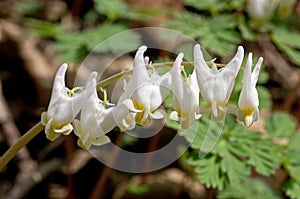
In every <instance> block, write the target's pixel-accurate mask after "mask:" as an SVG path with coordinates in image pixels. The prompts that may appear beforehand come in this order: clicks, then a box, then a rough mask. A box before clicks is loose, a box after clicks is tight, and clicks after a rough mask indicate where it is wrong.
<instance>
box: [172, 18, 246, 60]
mask: <svg viewBox="0 0 300 199" xmlns="http://www.w3.org/2000/svg"><path fill="white" fill-rule="evenodd" d="M175 17H176V18H175V20H173V21H170V22H169V23H168V24H167V25H168V26H169V27H170V28H172V29H178V30H179V31H180V32H182V33H184V34H186V35H188V36H190V37H192V38H194V39H196V40H198V41H199V42H200V44H202V45H203V47H204V48H205V49H207V50H209V51H211V52H213V53H215V54H216V55H220V56H226V55H229V54H230V53H231V52H233V51H234V49H235V48H236V45H237V44H239V43H240V41H241V39H240V36H239V34H238V33H237V32H236V31H235V30H234V29H235V27H236V26H237V21H236V20H235V19H234V18H233V17H231V16H230V15H218V16H215V17H203V16H201V15H198V14H195V13H190V12H182V13H178V14H177V15H176V16H175Z"/></svg>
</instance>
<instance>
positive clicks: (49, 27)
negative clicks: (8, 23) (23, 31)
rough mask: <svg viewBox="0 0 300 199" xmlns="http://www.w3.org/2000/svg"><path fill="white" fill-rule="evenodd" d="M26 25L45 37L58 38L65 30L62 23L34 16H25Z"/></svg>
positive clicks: (36, 33) (32, 31) (34, 32)
mask: <svg viewBox="0 0 300 199" xmlns="http://www.w3.org/2000/svg"><path fill="white" fill-rule="evenodd" d="M24 25H25V26H26V27H28V28H29V29H30V32H31V33H33V34H35V35H37V36H40V37H44V38H56V37H57V36H58V35H60V34H62V33H63V32H64V31H65V29H64V27H63V26H61V25H60V24H55V23H50V22H47V21H44V20H38V19H34V18H25V19H24Z"/></svg>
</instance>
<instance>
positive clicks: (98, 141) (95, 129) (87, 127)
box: [73, 87, 134, 149]
mask: <svg viewBox="0 0 300 199" xmlns="http://www.w3.org/2000/svg"><path fill="white" fill-rule="evenodd" d="M128 107H129V108H130V109H134V107H133V104H131V101H130V100H125V101H124V102H123V103H122V104H120V105H118V106H116V107H109V108H107V109H106V108H105V107H104V105H103V102H102V101H101V100H100V99H99V98H98V95H97V91H96V87H95V88H94V91H93V94H92V95H91V96H90V98H89V99H88V100H87V101H86V103H85V106H84V107H83V108H82V110H81V113H80V120H77V119H75V120H74V122H73V123H74V132H75V134H76V135H77V136H78V138H79V139H78V142H77V143H78V145H79V146H80V147H82V148H84V149H89V148H90V147H91V145H98V146H99V145H103V144H106V143H108V142H110V139H109V137H107V136H106V135H105V134H107V133H108V132H110V131H111V130H112V129H113V128H114V127H116V125H118V124H119V123H120V122H121V121H122V119H123V118H124V117H125V116H126V115H128V114H129V109H128Z"/></svg>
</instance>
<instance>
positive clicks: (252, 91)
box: [238, 53, 263, 127]
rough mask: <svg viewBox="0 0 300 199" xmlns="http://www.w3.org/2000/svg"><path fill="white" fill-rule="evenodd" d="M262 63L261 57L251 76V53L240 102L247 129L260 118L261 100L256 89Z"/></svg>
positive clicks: (241, 117) (242, 118)
mask: <svg viewBox="0 0 300 199" xmlns="http://www.w3.org/2000/svg"><path fill="white" fill-rule="evenodd" d="M262 62H263V58H262V57H260V58H259V59H258V61H257V63H256V65H255V67H254V70H253V72H252V74H251V68H252V53H249V55H248V59H247V64H246V68H245V72H244V78H243V87H242V91H241V94H240V97H239V101H238V105H239V109H240V110H241V116H240V119H241V120H242V121H244V124H245V126H246V127H250V126H251V125H252V124H253V122H255V121H257V120H258V117H259V110H258V105H259V100H258V94H257V90H256V88H255V87H256V83H257V79H258V75H259V71H260V66H261V64H262Z"/></svg>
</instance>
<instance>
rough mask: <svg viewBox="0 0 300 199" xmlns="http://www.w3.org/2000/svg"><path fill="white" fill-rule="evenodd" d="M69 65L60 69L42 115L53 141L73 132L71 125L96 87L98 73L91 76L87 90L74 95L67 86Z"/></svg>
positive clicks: (47, 132)
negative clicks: (66, 77) (66, 76)
mask: <svg viewBox="0 0 300 199" xmlns="http://www.w3.org/2000/svg"><path fill="white" fill-rule="evenodd" d="M67 67H68V66H67V64H63V65H61V67H60V68H59V69H58V71H57V73H56V75H55V79H54V83H53V89H52V95H51V99H50V102H49V106H48V109H47V111H46V112H43V113H42V114H41V123H42V124H43V125H44V126H45V133H46V137H47V138H48V139H49V140H51V141H53V140H55V139H56V138H58V137H59V136H60V135H61V134H64V135H67V134H69V133H71V131H72V130H73V127H72V125H71V124H70V123H71V122H72V121H73V119H74V117H75V116H76V115H77V114H78V112H79V111H80V109H81V108H82V107H83V105H84V104H85V102H86V101H87V100H88V98H89V97H90V96H91V94H92V92H93V90H94V88H95V87H96V77H97V73H96V72H93V73H91V74H90V76H89V78H88V80H87V83H86V88H85V89H84V90H83V91H82V92H81V93H79V94H78V93H73V92H72V91H70V90H69V89H68V88H67V87H66V86H65V73H66V70H67Z"/></svg>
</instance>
